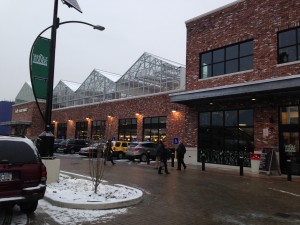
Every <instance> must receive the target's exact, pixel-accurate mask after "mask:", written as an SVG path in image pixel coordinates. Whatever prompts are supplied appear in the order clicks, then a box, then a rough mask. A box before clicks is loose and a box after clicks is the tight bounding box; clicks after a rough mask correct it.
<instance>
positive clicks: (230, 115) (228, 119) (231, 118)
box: [225, 110, 238, 126]
mask: <svg viewBox="0 0 300 225" xmlns="http://www.w3.org/2000/svg"><path fill="white" fill-rule="evenodd" d="M237 121H238V116H237V111H236V110H235V111H225V126H237V123H238V122H237Z"/></svg>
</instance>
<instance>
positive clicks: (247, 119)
mask: <svg viewBox="0 0 300 225" xmlns="http://www.w3.org/2000/svg"><path fill="white" fill-rule="evenodd" d="M239 126H253V110H252V109H247V110H240V111H239Z"/></svg>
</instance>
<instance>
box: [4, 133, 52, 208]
mask: <svg viewBox="0 0 300 225" xmlns="http://www.w3.org/2000/svg"><path fill="white" fill-rule="evenodd" d="M46 180H47V170H46V167H45V165H44V164H43V163H42V161H41V158H40V156H39V153H38V150H37V148H36V147H35V145H34V144H33V142H32V141H31V140H29V139H28V138H21V137H8V136H0V207H3V206H13V205H15V204H18V205H19V206H20V208H21V210H22V211H23V212H25V213H32V212H34V211H35V210H36V208H37V205H38V200H39V199H42V198H43V197H44V194H45V191H46ZM0 210H1V209H0Z"/></svg>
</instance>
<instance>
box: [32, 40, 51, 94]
mask: <svg viewBox="0 0 300 225" xmlns="http://www.w3.org/2000/svg"><path fill="white" fill-rule="evenodd" d="M49 61H50V39H47V38H43V37H38V38H37V40H36V41H35V42H34V45H33V48H32V52H31V55H30V69H31V83H32V90H33V93H34V96H35V97H36V98H37V99H46V98H47V87H48V74H49Z"/></svg>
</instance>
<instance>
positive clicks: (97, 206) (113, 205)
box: [44, 172, 143, 210]
mask: <svg viewBox="0 0 300 225" xmlns="http://www.w3.org/2000/svg"><path fill="white" fill-rule="evenodd" d="M61 173H62V174H68V175H70V173H64V172H61ZM74 175H76V174H74ZM74 177H77V178H80V179H84V178H85V179H88V177H84V176H81V175H79V174H77V175H76V176H74ZM115 186H120V187H126V188H128V189H131V190H134V191H136V192H138V193H139V194H138V197H136V198H131V199H128V200H124V199H123V200H120V201H118V202H89V203H84V204H82V203H70V202H62V201H58V200H54V199H52V198H51V197H50V196H47V195H46V194H45V196H44V199H45V200H46V201H48V202H49V203H51V204H52V205H54V206H57V207H62V208H70V209H84V210H106V209H118V208H126V207H129V206H133V205H136V204H138V203H139V202H141V201H142V200H143V192H142V191H141V190H139V189H136V188H132V187H129V186H126V185H121V184H115Z"/></svg>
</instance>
